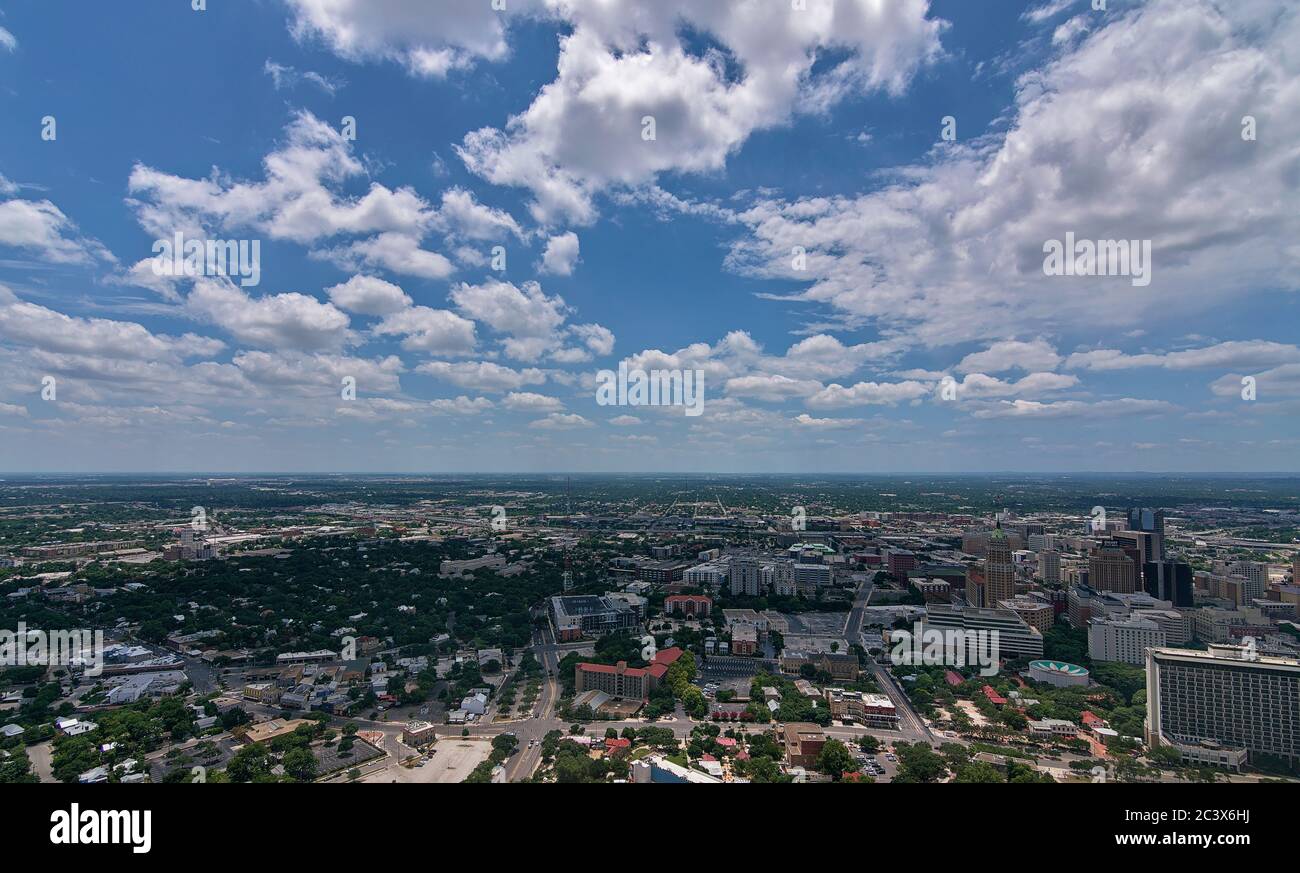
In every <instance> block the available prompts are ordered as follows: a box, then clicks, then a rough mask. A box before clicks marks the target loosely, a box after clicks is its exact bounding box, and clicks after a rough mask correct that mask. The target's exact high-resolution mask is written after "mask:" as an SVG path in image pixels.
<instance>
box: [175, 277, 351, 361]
mask: <svg viewBox="0 0 1300 873" xmlns="http://www.w3.org/2000/svg"><path fill="white" fill-rule="evenodd" d="M185 308H186V310H187V311H188V312H190V313H191V314H192V315H193V316H194V317H196V318H200V319H210V320H211V321H213V322H214V323H215V324H216V325H217V326H219V327H220V328H222V329H223V330H225V331H227V332H228V333H230V335H231V336H233V337H235V338H236V339H238V340H239V341H240V342H245V343H251V344H252V345H257V346H269V347H272V348H280V347H283V346H287V347H289V348H295V349H305V350H314V349H326V348H337V347H339V346H342V345H346V344H349V343H351V342H353V341H354V340H355V336H354V335H353V333H352V331H351V330H349V328H348V324H349V321H348V317H347V315H346V314H345V313H343V312H342V311H341V310H339V309H338V308H337V307H335V306H334V305H333V304H332V303H321V302H320V301H319V300H317V299H316V298H315V297H311V296H309V295H307V294H299V293H297V292H290V293H286V294H268V295H264V296H262V297H256V298H254V297H250V296H249V295H248V294H246V293H244V291H243V290H242V289H241V288H239V287H237V286H235V285H234V284H232V283H231V282H229V281H228V280H217V279H206V278H204V279H199V280H198V281H196V282H195V283H194V289H193V290H192V291H190V294H189V296H188V297H187V298H186V299H185Z"/></svg>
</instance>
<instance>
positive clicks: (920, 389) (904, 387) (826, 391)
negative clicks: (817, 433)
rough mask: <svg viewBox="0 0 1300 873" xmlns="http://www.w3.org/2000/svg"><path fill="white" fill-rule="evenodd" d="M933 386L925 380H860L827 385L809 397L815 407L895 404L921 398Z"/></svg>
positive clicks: (834, 407)
mask: <svg viewBox="0 0 1300 873" xmlns="http://www.w3.org/2000/svg"><path fill="white" fill-rule="evenodd" d="M930 390H931V386H930V385H927V384H926V383H924V382H915V381H906V382H858V383H857V384H856V385H852V386H850V387H848V388H845V387H844V386H843V385H827V386H826V387H825V388H823V389H822V390H821V391H818V392H817V393H816V394H814V395H812V396H811V397H809V398H808V406H809V407H811V408H813V409H836V408H840V407H845V406H873V405H884V406H893V405H894V404H896V403H902V402H906V401H909V400H919V399H920V398H922V397H924V396H925V395H927V394H929V393H930Z"/></svg>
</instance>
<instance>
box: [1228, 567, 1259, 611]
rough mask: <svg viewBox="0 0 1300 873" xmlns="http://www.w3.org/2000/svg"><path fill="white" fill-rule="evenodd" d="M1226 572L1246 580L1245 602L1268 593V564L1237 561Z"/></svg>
mask: <svg viewBox="0 0 1300 873" xmlns="http://www.w3.org/2000/svg"><path fill="white" fill-rule="evenodd" d="M1228 572H1229V573H1231V574H1232V575H1234V576H1240V577H1241V578H1243V579H1245V580H1246V603H1249V602H1250V601H1252V600H1254V599H1255V598H1260V599H1263V598H1264V597H1266V596H1267V595H1268V564H1261V563H1259V562H1258V561H1237V562H1236V563H1234V564H1231V565H1230V566H1229V568H1228Z"/></svg>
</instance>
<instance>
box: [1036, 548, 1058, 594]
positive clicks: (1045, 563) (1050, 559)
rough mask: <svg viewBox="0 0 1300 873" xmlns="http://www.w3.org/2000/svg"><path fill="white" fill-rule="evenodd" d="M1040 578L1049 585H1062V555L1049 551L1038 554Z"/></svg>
mask: <svg viewBox="0 0 1300 873" xmlns="http://www.w3.org/2000/svg"><path fill="white" fill-rule="evenodd" d="M1038 577H1039V578H1040V579H1042V580H1043V581H1044V582H1046V583H1047V584H1048V585H1060V584H1061V553H1060V552H1058V551H1055V550H1051V549H1049V550H1047V551H1043V552H1039V553H1038Z"/></svg>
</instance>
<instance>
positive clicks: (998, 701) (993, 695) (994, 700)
mask: <svg viewBox="0 0 1300 873" xmlns="http://www.w3.org/2000/svg"><path fill="white" fill-rule="evenodd" d="M982 690H983V691H984V696H985V697H987V698H988V699H989V703H991V704H993V705H994V706H1002V705H1004V704H1005V703H1006V702H1007V699H1006V698H1005V697H1003V696H1002V695H1001V694H998V693H997V692H996V691H995V690H993V686H992V685H985V686H984V688H983V689H982Z"/></svg>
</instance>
